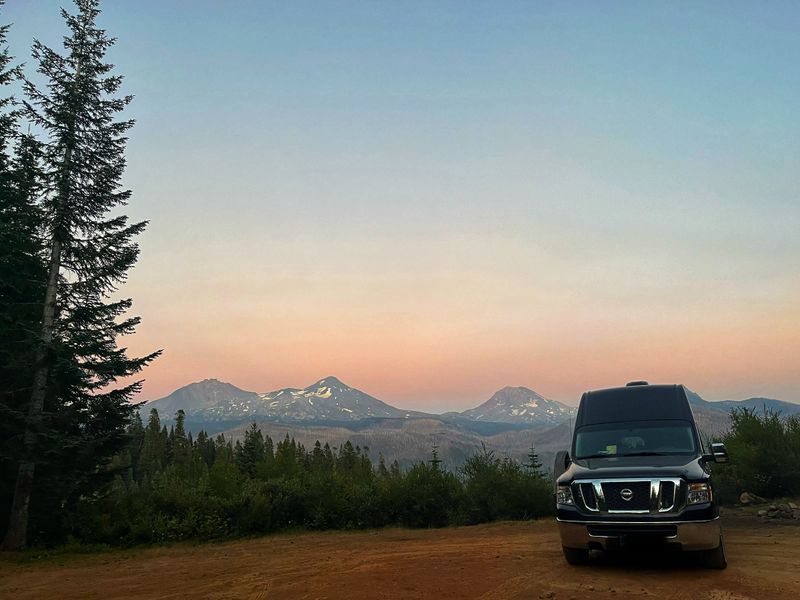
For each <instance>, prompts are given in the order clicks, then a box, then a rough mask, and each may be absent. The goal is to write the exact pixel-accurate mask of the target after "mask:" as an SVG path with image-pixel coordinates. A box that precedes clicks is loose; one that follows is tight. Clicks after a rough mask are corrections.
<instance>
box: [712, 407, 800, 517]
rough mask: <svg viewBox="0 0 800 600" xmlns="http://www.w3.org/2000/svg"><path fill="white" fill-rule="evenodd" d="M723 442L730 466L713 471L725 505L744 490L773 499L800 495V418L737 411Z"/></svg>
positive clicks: (764, 412)
mask: <svg viewBox="0 0 800 600" xmlns="http://www.w3.org/2000/svg"><path fill="white" fill-rule="evenodd" d="M722 441H723V442H724V443H725V447H726V449H727V450H728V455H729V456H730V463H729V464H727V465H714V466H713V469H714V480H715V482H716V488H717V491H718V493H719V494H720V498H721V500H722V501H723V502H725V503H733V502H736V501H737V500H738V497H739V494H741V492H744V491H747V492H752V493H755V494H758V495H760V496H765V497H771V498H775V497H781V496H796V495H799V494H800V417H798V416H797V415H792V416H790V417H788V418H783V417H781V415H780V414H778V413H777V412H774V411H771V410H768V409H767V410H764V411H763V412H761V413H757V412H756V411H755V410H752V409H746V408H741V409H734V410H733V411H732V412H731V428H730V430H729V431H728V432H727V433H726V434H725V436H723V438H722Z"/></svg>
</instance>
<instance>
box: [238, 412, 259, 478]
mask: <svg viewBox="0 0 800 600" xmlns="http://www.w3.org/2000/svg"><path fill="white" fill-rule="evenodd" d="M235 458H236V466H237V467H239V469H240V470H241V471H242V472H243V473H246V474H247V475H249V476H250V477H253V476H255V474H256V465H257V464H258V463H260V462H261V461H263V460H264V436H263V435H262V434H261V429H259V427H258V424H257V423H256V422H255V421H253V423H251V424H250V427H249V428H248V429H247V430H246V431H245V432H244V443H242V444H241V445H238V444H237V446H236V456H235Z"/></svg>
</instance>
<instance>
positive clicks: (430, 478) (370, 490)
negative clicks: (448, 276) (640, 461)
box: [47, 409, 553, 545]
mask: <svg viewBox="0 0 800 600" xmlns="http://www.w3.org/2000/svg"><path fill="white" fill-rule="evenodd" d="M184 419H185V418H184V414H183V411H178V413H177V415H176V419H175V422H174V424H173V425H171V426H170V427H169V428H167V427H166V425H164V424H162V423H161V420H160V418H159V415H158V412H157V411H156V410H155V409H153V410H151V411H150V413H149V415H148V419H147V423H146V424H144V423H143V422H142V420H141V419H140V418H139V416H138V415H136V416H135V417H134V419H133V421H132V423H131V424H130V426H129V427H128V445H127V447H126V448H125V449H124V450H123V451H121V452H120V453H119V454H118V455H117V456H115V458H114V461H113V464H112V470H113V471H114V473H115V475H114V481H113V483H112V485H111V487H110V490H109V491H108V493H106V494H104V495H98V496H96V497H92V498H83V499H82V500H81V501H80V502H79V503H78V505H77V506H76V507H75V510H74V512H73V514H72V516H71V517H70V518H69V519H67V520H65V521H64V524H63V529H62V530H61V531H59V532H58V533H57V539H56V538H53V539H50V540H47V542H49V543H55V542H63V541H65V540H68V539H69V538H70V537H71V538H73V539H75V540H78V541H80V542H83V543H106V544H113V545H129V544H141V543H160V542H168V541H174V540H183V539H214V538H224V537H229V536H240V535H251V534H263V533H268V532H273V531H277V530H282V529H286V528H296V527H301V528H306V529H358V528H365V527H369V528H373V527H384V526H389V525H403V526H408V527H443V526H447V525H452V524H473V523H483V522H487V521H493V520H496V519H531V518H536V517H540V516H543V515H548V514H552V511H553V494H552V482H551V481H549V479H547V478H546V476H545V475H543V473H542V472H541V470H540V467H541V465H540V463H539V461H538V459H537V456H536V453H535V451H534V449H532V450H531V454H530V459H529V462H528V463H527V464H525V465H523V464H520V463H519V462H517V461H514V460H512V459H510V458H507V457H497V456H495V454H494V453H493V452H491V451H489V450H486V449H485V448H483V449H482V450H481V451H479V452H476V454H475V455H474V456H472V457H470V458H469V459H468V460H467V461H466V464H465V465H464V466H463V468H461V469H460V470H459V471H458V472H450V471H447V470H445V469H443V468H442V466H441V461H440V460H439V459H438V456H437V452H436V448H435V447H433V448H432V451H431V458H430V460H428V461H425V462H418V463H417V464H415V465H413V466H411V467H410V468H407V469H401V468H400V466H399V465H398V463H397V461H393V462H391V463H390V464H386V461H385V460H384V457H383V456H380V455H379V456H378V457H377V461H376V462H373V460H372V458H371V457H370V456H369V449H368V448H361V447H359V446H354V445H353V444H352V443H351V442H349V441H347V442H345V443H343V444H342V445H341V446H340V447H338V448H331V447H330V446H329V445H328V444H321V443H320V442H319V441H317V442H316V443H315V444H314V446H313V447H312V448H305V447H304V446H303V445H302V444H298V443H297V442H295V440H293V439H291V438H289V437H288V435H287V437H285V438H284V439H283V440H280V441H278V442H277V443H275V442H274V441H273V440H272V439H271V438H270V437H269V436H264V435H263V434H262V432H261V430H260V429H259V428H258V426H257V425H256V424H255V423H253V424H252V425H251V426H250V427H249V428H248V429H247V430H246V431H245V432H244V436H243V439H242V440H236V441H235V442H232V441H231V440H230V439H226V437H225V436H224V434H220V435H217V436H216V437H214V438H212V437H210V436H208V435H207V434H206V433H205V432H204V431H200V432H199V433H197V435H196V436H193V435H192V434H191V433H187V432H186V430H185V428H184Z"/></svg>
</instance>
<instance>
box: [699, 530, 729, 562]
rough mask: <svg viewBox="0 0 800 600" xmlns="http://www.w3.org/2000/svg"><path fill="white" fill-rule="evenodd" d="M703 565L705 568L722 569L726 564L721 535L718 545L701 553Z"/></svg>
mask: <svg viewBox="0 0 800 600" xmlns="http://www.w3.org/2000/svg"><path fill="white" fill-rule="evenodd" d="M702 560H703V566H704V567H705V568H707V569H724V568H726V567H727V566H728V561H727V560H726V559H725V544H724V543H723V541H722V536H720V538H719V546H717V547H716V548H714V549H713V550H705V551H703V553H702Z"/></svg>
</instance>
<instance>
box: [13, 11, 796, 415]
mask: <svg viewBox="0 0 800 600" xmlns="http://www.w3.org/2000/svg"><path fill="white" fill-rule="evenodd" d="M62 4H63V5H64V6H66V7H67V8H68V9H70V10H71V8H70V6H69V3H68V2H66V0H64V1H61V2H59V1H54V0H41V1H39V2H35V3H34V2H27V1H22V0H8V2H7V5H6V6H5V8H4V11H3V17H4V21H11V22H13V23H14V25H13V27H12V29H11V31H10V32H9V41H10V44H11V52H12V54H14V55H15V56H16V57H17V59H18V61H25V62H28V63H29V66H32V65H33V62H32V61H31V59H30V56H29V55H30V44H31V41H32V39H33V37H34V35H35V36H36V37H37V38H39V39H41V40H42V41H43V42H45V43H47V44H49V45H51V46H60V40H61V36H62V35H63V33H64V27H63V20H62V19H61V17H60V16H59V14H58V10H57V7H58V6H60V5H62ZM103 11H104V12H103V14H102V15H101V16H100V18H99V24H100V26H101V27H105V28H107V29H108V30H109V31H110V32H111V34H112V35H113V36H115V37H117V38H118V43H117V45H116V46H115V47H114V48H113V49H112V50H111V52H110V55H109V56H110V59H111V61H112V62H114V63H115V64H116V65H117V72H118V73H120V74H122V75H124V76H125V77H126V79H125V83H124V86H123V90H124V91H125V92H129V93H132V94H134V95H135V96H136V97H135V100H134V102H133V104H132V105H131V107H130V110H129V111H127V112H126V116H129V117H133V118H135V119H136V120H137V125H136V126H135V127H134V129H133V130H132V131H131V140H130V143H129V146H128V152H127V158H128V165H129V166H128V171H127V175H126V178H125V184H126V185H127V186H128V187H130V188H131V189H132V190H133V197H132V199H131V202H130V206H129V207H128V209H126V210H127V212H128V214H130V215H131V216H132V218H136V219H149V220H150V226H149V228H148V230H147V232H146V233H145V234H144V235H143V236H141V239H140V240H139V241H140V245H141V249H142V253H141V258H140V260H139V263H138V264H137V265H136V267H135V268H134V270H133V271H132V272H131V275H130V279H129V282H128V284H127V285H126V286H125V288H124V290H123V291H124V293H125V294H126V295H130V296H131V297H132V298H133V300H134V308H133V314H138V315H141V317H142V324H141V326H140V327H139V328H138V330H137V333H136V335H134V336H133V337H131V338H128V339H124V340H122V342H123V344H125V345H127V346H128V347H129V348H130V349H131V350H132V351H133V352H136V353H146V352H149V351H151V350H153V349H156V348H164V349H165V352H164V355H163V356H162V357H160V358H159V359H158V360H157V361H156V362H155V363H154V364H153V365H152V366H151V367H149V368H148V369H147V370H146V371H145V373H144V378H145V379H146V380H147V381H146V383H145V386H144V390H143V392H142V395H141V399H142V400H145V399H147V400H149V399H155V398H159V397H162V396H165V395H167V394H168V393H170V392H172V391H173V390H175V389H177V388H178V387H180V386H182V385H185V384H186V383H188V382H191V381H198V380H202V379H205V378H208V377H217V378H219V379H221V380H224V381H229V382H231V383H233V384H234V385H236V386H238V387H242V388H243V389H251V390H255V391H267V390H273V389H278V388H282V387H287V386H289V385H292V386H294V385H308V384H309V383H310V382H312V381H314V380H315V379H314V378H318V377H320V376H321V374H334V375H336V376H337V377H339V378H340V379H342V380H343V381H345V382H347V383H348V385H352V386H354V387H357V388H358V389H361V390H364V391H366V392H367V393H369V394H371V395H373V396H375V397H377V398H380V399H381V400H384V401H386V402H389V403H391V404H393V405H396V406H401V407H403V408H409V409H417V410H427V411H431V410H434V407H435V409H436V410H437V411H443V410H454V409H456V408H459V407H460V408H466V407H467V406H465V405H464V404H465V402H467V401H469V402H472V401H475V402H476V403H477V402H478V401H480V402H482V401H484V400H486V399H488V398H489V397H490V396H491V394H492V393H494V391H496V390H497V389H499V388H501V387H504V386H506V385H525V386H526V387H530V388H531V389H534V390H536V391H537V392H538V393H540V394H542V395H543V396H545V397H547V398H553V399H556V400H560V401H562V402H565V403H568V404H569V403H574V402H577V400H578V398H579V397H580V394H581V392H583V391H584V390H586V389H592V388H601V387H612V386H616V385H622V384H624V383H625V382H626V381H629V380H631V379H647V380H649V381H653V382H676V383H683V384H685V385H687V387H689V388H691V389H693V390H697V391H699V393H701V395H702V396H703V397H704V398H705V397H707V398H708V399H742V398H748V397H753V396H765V397H771V398H777V399H781V400H787V401H794V402H800V269H798V265H800V236H798V235H797V231H798V230H799V229H800V227H799V226H800V201H799V200H798V197H797V193H798V192H797V191H798V189H800V113H798V110H797V107H798V106H800V70H798V69H797V66H796V57H797V56H798V55H800V37H799V36H798V35H797V31H798V30H800V10H798V7H797V5H796V4H794V3H770V4H769V5H767V6H762V5H756V4H750V3H713V2H709V3H702V4H697V3H690V2H685V3H681V2H677V3H669V4H663V5H654V4H636V3H615V4H613V5H603V4H597V3H590V2H577V3H571V4H569V5H563V4H555V5H545V4H528V3H508V4H504V5H503V7H502V9H499V8H498V6H497V5H496V4H494V3H470V4H469V5H464V4H463V3H454V2H442V3H436V4H430V3H417V2H409V3H402V4H395V3H380V2H377V3H369V4H357V3H347V2H346V3H341V4H339V3H337V4H327V3H305V2H292V3H285V4H284V3H274V4H273V3H261V2H251V1H240V2H226V3H217V2H211V1H196V2H191V3H189V2H182V1H175V2H156V1H153V0H142V1H140V2H136V3H130V2H116V3H114V2H107V3H104V4H103ZM30 70H31V71H32V70H33V69H30ZM460 408H459V409H460Z"/></svg>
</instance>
